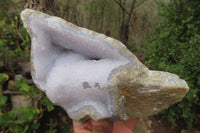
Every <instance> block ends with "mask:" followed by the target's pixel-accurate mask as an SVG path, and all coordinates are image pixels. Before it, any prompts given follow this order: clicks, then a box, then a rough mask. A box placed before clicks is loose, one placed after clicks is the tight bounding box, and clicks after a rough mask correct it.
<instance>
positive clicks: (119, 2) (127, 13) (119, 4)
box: [114, 0, 130, 15]
mask: <svg viewBox="0 0 200 133" xmlns="http://www.w3.org/2000/svg"><path fill="white" fill-rule="evenodd" d="M114 1H115V2H116V3H117V4H118V5H119V6H120V7H121V9H122V10H123V11H124V12H125V13H127V14H128V15H130V13H129V12H128V11H127V10H126V9H125V8H124V7H123V6H122V5H121V4H120V2H119V1H117V0H114Z"/></svg>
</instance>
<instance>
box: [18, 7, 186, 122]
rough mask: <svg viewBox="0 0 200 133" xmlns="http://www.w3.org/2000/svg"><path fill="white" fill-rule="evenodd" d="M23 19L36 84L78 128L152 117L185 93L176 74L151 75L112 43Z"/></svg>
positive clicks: (54, 23)
mask: <svg viewBox="0 0 200 133" xmlns="http://www.w3.org/2000/svg"><path fill="white" fill-rule="evenodd" d="M21 18H22V20H23V23H24V27H25V28H26V29H27V31H28V33H29V35H30V37H31V40H32V47H31V64H32V77H33V80H34V82H35V84H36V85H37V86H38V87H39V88H40V89H41V90H42V91H44V92H45V93H46V95H47V96H48V98H49V99H50V100H51V101H52V102H54V103H56V104H58V105H60V106H61V107H63V108H64V109H65V110H66V112H67V113H68V115H69V117H70V118H72V119H73V120H74V121H75V122H76V123H78V124H83V123H84V122H86V121H87V120H88V119H93V120H96V121H97V120H101V119H109V120H112V121H118V120H127V119H130V118H135V117H143V116H148V115H153V114H155V113H157V112H158V111H159V110H160V109H163V108H166V107H168V106H170V105H172V104H174V103H176V102H178V101H180V100H181V99H182V98H183V97H184V96H185V94H186V93H187V92H188V90H189V88H188V85H187V84H186V82H185V81H184V80H182V79H180V78H179V77H178V76H177V75H175V74H171V73H168V72H161V71H150V70H149V69H148V68H147V67H146V66H144V65H143V64H142V63H140V62H139V61H138V59H137V58H136V57H135V55H133V53H131V52H130V51H129V50H128V49H127V48H126V46H125V45H123V44H122V43H121V42H120V41H117V40H115V39H113V38H111V37H108V36H105V35H104V34H100V33H97V32H94V31H91V30H88V29H85V28H81V27H78V26H76V25H74V24H72V23H69V22H67V21H65V20H63V19H61V18H58V17H54V16H49V15H47V14H44V13H42V12H39V11H35V10H31V9H26V10H24V11H22V13H21Z"/></svg>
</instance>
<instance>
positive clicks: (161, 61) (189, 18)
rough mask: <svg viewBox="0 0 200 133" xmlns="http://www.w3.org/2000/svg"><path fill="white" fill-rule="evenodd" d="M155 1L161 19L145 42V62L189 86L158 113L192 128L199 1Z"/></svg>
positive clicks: (198, 93)
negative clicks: (186, 92)
mask: <svg viewBox="0 0 200 133" xmlns="http://www.w3.org/2000/svg"><path fill="white" fill-rule="evenodd" d="M158 5H159V8H160V11H159V14H160V15H161V16H163V21H162V23H161V24H160V25H159V26H157V27H156V28H155V31H154V33H153V34H152V37H151V39H150V40H149V41H147V43H146V45H145V48H144V52H145V53H146V64H147V66H149V67H150V69H156V70H163V71H168V72H172V73H175V74H177V75H179V76H180V77H181V78H183V79H185V80H186V81H187V83H188V85H189V87H190V90H189V93H188V94H187V95H186V96H185V98H184V99H183V100H182V101H181V102H179V103H177V104H175V105H173V106H171V107H170V108H168V109H165V110H163V111H161V112H160V113H161V114H162V115H163V116H164V117H166V118H168V119H169V121H170V122H172V124H173V125H175V126H177V125H179V126H185V125H187V127H188V128H192V127H194V126H195V117H196V115H197V113H198V110H199V109H200V89H199V88H200V69H199V66H200V54H199V53H200V47H199V46H200V21H199V17H200V16H199V14H200V1H196V0H170V2H169V3H164V2H161V1H159V2H158ZM178 121H181V122H180V123H178Z"/></svg>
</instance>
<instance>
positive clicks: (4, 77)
mask: <svg viewBox="0 0 200 133" xmlns="http://www.w3.org/2000/svg"><path fill="white" fill-rule="evenodd" d="M8 79H9V77H8V75H6V74H4V73H0V85H3V84H4V83H5V82H6V81H7V80H8Z"/></svg>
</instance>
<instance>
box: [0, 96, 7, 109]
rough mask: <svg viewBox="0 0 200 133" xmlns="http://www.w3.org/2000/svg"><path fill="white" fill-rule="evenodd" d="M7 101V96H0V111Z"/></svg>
mask: <svg viewBox="0 0 200 133" xmlns="http://www.w3.org/2000/svg"><path fill="white" fill-rule="evenodd" d="M7 100H8V97H7V96H3V95H0V111H1V109H2V108H4V107H5V106H6V102H7Z"/></svg>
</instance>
